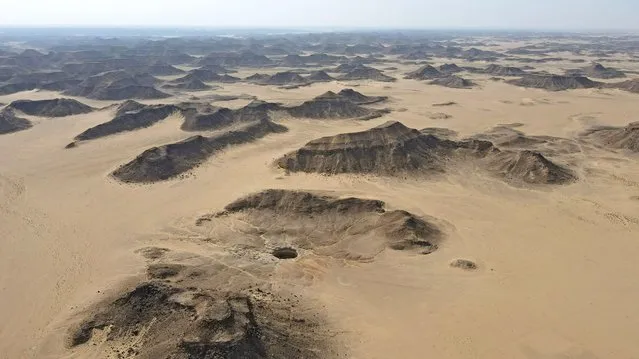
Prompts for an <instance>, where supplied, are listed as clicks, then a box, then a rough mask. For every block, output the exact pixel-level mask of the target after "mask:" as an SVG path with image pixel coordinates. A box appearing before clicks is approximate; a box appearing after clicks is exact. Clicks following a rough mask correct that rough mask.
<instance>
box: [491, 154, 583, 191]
mask: <svg viewBox="0 0 639 359" xmlns="http://www.w3.org/2000/svg"><path fill="white" fill-rule="evenodd" d="M488 162H489V164H488V168H489V170H491V171H493V172H495V173H496V174H498V175H500V176H502V177H504V178H506V179H507V180H511V181H514V182H524V183H529V184H567V183H571V182H574V181H576V180H577V176H576V175H575V174H574V172H573V171H571V170H569V169H567V168H564V167H562V166H559V165H557V164H555V163H553V162H551V161H549V160H548V159H546V157H544V156H543V155H542V154H540V153H538V152H533V151H528V150H524V151H503V152H499V153H497V154H495V155H493V156H491V157H490V158H489V159H488Z"/></svg>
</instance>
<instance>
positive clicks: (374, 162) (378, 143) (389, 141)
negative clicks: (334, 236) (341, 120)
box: [276, 122, 576, 184]
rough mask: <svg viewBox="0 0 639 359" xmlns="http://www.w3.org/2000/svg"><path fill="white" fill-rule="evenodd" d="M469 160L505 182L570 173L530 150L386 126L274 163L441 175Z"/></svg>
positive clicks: (570, 177)
mask: <svg viewBox="0 0 639 359" xmlns="http://www.w3.org/2000/svg"><path fill="white" fill-rule="evenodd" d="M469 160H470V161H474V162H475V163H477V164H479V165H481V166H482V167H484V168H486V169H487V170H488V171H489V172H491V173H493V174H494V175H496V176H499V177H501V178H504V179H506V180H507V181H509V182H523V183H530V184H559V183H568V182H571V181H574V180H575V179H576V177H575V176H574V174H572V171H570V170H568V169H565V168H563V167H561V166H558V165H555V164H554V163H552V162H550V161H549V160H547V159H546V158H545V157H543V156H542V155H541V154H539V153H536V152H532V151H500V150H499V149H498V148H496V147H494V145H493V144H492V143H491V142H489V141H482V140H474V139H470V140H464V141H452V140H448V139H440V138H438V137H436V136H434V135H430V134H425V133H422V132H420V131H417V130H414V129H410V128H408V127H406V126H404V125H403V124H401V123H399V122H388V123H386V124H384V125H381V126H378V127H375V128H372V129H370V130H366V131H362V132H355V133H346V134H340V135H336V136H330V137H323V138H320V139H317V140H313V141H311V142H309V143H307V144H306V145H305V146H304V147H302V148H301V149H299V150H297V151H295V152H292V153H289V154H287V155H285V156H284V157H282V158H280V159H278V160H277V161H276V163H277V165H278V166H279V167H281V168H284V169H286V170H287V171H291V172H316V173H324V174H340V173H371V174H378V175H389V176H397V175H401V174H406V173H424V174H428V173H442V172H444V171H445V170H446V167H447V166H450V165H452V164H454V163H455V162H456V161H469Z"/></svg>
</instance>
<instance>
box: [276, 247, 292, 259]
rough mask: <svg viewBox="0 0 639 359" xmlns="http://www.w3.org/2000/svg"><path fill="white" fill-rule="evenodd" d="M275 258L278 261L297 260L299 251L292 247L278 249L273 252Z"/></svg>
mask: <svg viewBox="0 0 639 359" xmlns="http://www.w3.org/2000/svg"><path fill="white" fill-rule="evenodd" d="M273 257H275V258H277V259H294V258H297V251H296V250H295V249H294V248H291V247H282V248H276V249H274V250H273Z"/></svg>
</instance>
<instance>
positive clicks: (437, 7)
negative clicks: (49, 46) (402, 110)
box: [0, 0, 639, 30]
mask: <svg viewBox="0 0 639 359" xmlns="http://www.w3.org/2000/svg"><path fill="white" fill-rule="evenodd" d="M0 2H1V3H2V4H0V27H3V26H49V25H56V26H96V27H102V26H154V27H155V26H163V27H171V26H180V27H182V26H186V27H212V28H227V27H240V28H253V27H259V28H318V27H319V28H396V29H397V28H404V29H405V28H427V29H433V28H435V29H439V28H444V29H451V28H453V29H465V28H469V29H480V28H481V29H484V28H485V29H525V30H530V29H538V30H639V21H637V20H636V19H637V18H639V0H99V1H98V0H1V1H0Z"/></svg>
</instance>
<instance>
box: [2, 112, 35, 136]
mask: <svg viewBox="0 0 639 359" xmlns="http://www.w3.org/2000/svg"><path fill="white" fill-rule="evenodd" d="M32 126H33V124H32V123H31V121H29V120H27V119H25V118H21V117H17V116H16V115H15V113H14V112H13V111H12V110H11V109H10V108H5V109H3V110H1V111H0V135H3V134H6V133H12V132H18V131H24V130H26V129H29V128H31V127H32Z"/></svg>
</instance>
